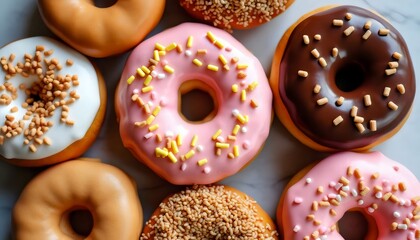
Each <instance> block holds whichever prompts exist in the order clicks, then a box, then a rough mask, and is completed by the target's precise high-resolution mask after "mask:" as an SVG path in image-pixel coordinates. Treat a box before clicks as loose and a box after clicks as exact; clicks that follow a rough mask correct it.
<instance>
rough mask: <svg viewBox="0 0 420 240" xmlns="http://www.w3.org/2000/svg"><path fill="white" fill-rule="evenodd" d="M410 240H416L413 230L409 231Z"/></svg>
mask: <svg viewBox="0 0 420 240" xmlns="http://www.w3.org/2000/svg"><path fill="white" fill-rule="evenodd" d="M408 240H416V238H415V235H414V233H413V232H409V233H408Z"/></svg>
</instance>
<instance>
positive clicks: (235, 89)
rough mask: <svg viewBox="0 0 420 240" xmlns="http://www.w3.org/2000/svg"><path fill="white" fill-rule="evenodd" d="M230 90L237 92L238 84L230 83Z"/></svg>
mask: <svg viewBox="0 0 420 240" xmlns="http://www.w3.org/2000/svg"><path fill="white" fill-rule="evenodd" d="M232 92H234V93H236V92H238V84H233V85H232Z"/></svg>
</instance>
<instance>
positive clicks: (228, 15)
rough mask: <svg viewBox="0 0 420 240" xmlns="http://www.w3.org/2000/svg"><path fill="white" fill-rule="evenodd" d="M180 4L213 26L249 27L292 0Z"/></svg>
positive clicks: (192, 0) (191, 0)
mask: <svg viewBox="0 0 420 240" xmlns="http://www.w3.org/2000/svg"><path fill="white" fill-rule="evenodd" d="M179 2H180V4H181V6H182V7H183V8H184V9H185V10H186V11H187V12H188V13H189V14H190V15H191V16H193V17H195V18H197V19H200V20H204V21H206V22H210V23H212V24H213V25H214V26H215V27H219V28H224V29H226V30H232V29H249V28H254V27H257V26H259V25H261V24H264V23H266V22H268V21H270V20H271V19H273V18H275V17H276V16H277V15H279V14H280V13H282V12H284V11H286V9H287V8H288V7H289V6H290V5H291V4H292V3H293V2H294V0H268V1H267V0H227V1H211V0H205V1H195V0H180V1H179Z"/></svg>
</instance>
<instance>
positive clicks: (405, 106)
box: [279, 6, 416, 149]
mask: <svg viewBox="0 0 420 240" xmlns="http://www.w3.org/2000/svg"><path fill="white" fill-rule="evenodd" d="M347 13H350V14H351V19H350V20H348V19H346V17H345V16H346V14H347ZM333 20H341V21H342V25H341V26H334V24H333ZM367 21H370V22H371V26H370V29H369V31H371V35H370V37H368V38H367V39H366V40H364V39H363V35H364V34H365V33H366V32H367V28H366V27H364V25H365V23H366V22H367ZM351 26H353V27H354V31H353V32H351V33H350V35H349V36H346V34H345V33H344V32H345V31H346V29H348V28H349V27H351ZM380 29H388V30H389V31H390V32H389V34H388V35H386V36H382V35H380V34H379V30H380ZM317 34H319V35H320V36H321V39H320V40H316V39H314V37H315V35H317ZM304 35H307V36H308V38H309V44H305V43H304V42H303V36H304ZM333 48H337V49H338V54H337V56H336V57H334V56H333V54H332V49H333ZM314 49H316V50H317V51H318V53H319V55H320V56H318V57H315V55H314V54H312V53H311V51H313V50H314ZM394 52H398V53H400V54H402V57H401V58H400V59H396V58H395V57H393V56H392V55H393V53H394ZM321 57H322V58H324V59H325V60H326V63H327V66H326V67H322V66H321V64H320V62H319V60H318V59H320V58H321ZM317 58H318V59H317ZM389 62H397V63H398V67H397V70H396V73H395V74H392V75H387V74H386V73H385V71H386V70H387V69H390V68H391V67H389V66H388V63H389ZM279 68H280V76H279V78H280V82H281V84H279V91H280V96H281V98H282V101H283V103H284V104H285V106H286V108H287V109H288V112H289V114H290V116H291V118H292V120H293V122H294V123H295V124H296V126H297V127H298V128H299V129H300V130H301V131H302V132H303V133H304V134H305V135H307V136H308V137H309V138H311V139H312V140H313V141H315V142H318V143H320V144H321V145H324V146H327V147H330V148H335V149H354V148H360V147H363V146H366V145H369V144H370V143H372V142H374V141H376V140H377V139H378V138H379V137H381V136H382V135H384V134H387V133H389V132H391V131H392V130H393V129H395V128H396V127H397V126H398V124H400V123H401V122H402V121H403V119H404V118H405V117H406V116H407V114H409V112H410V109H411V106H412V103H413V100H414V94H415V89H416V86H415V77H414V70H413V66H412V63H411V58H410V55H409V52H408V49H407V46H406V44H405V42H404V40H403V38H402V36H401V35H400V33H399V32H398V31H397V30H396V29H395V28H394V27H393V26H392V25H391V24H390V23H389V22H387V21H386V20H384V19H382V18H380V17H378V16H377V15H375V14H373V13H372V12H370V11H367V10H364V9H362V8H359V7H354V6H340V7H336V8H333V9H329V10H327V11H324V12H321V13H317V14H314V15H313V16H310V17H308V18H306V19H305V20H303V21H302V22H301V23H300V24H299V25H298V26H297V27H296V28H295V29H294V30H293V32H292V34H291V36H290V38H289V41H288V45H287V46H286V50H285V52H284V55H283V58H282V61H281V65H280V66H279ZM346 69H347V70H346ZM299 70H302V71H306V72H307V73H308V76H307V77H301V76H299V75H298V71H299ZM340 72H341V75H343V74H344V75H347V76H344V81H347V83H344V84H349V83H348V81H354V82H356V83H354V84H355V85H354V86H350V89H349V88H347V89H346V87H342V86H341V87H340V86H339V84H337V83H336V80H337V79H338V78H340V76H337V75H339V74H340ZM341 78H343V77H341ZM357 79H360V80H357ZM357 81H360V82H359V83H357ZM317 84H318V85H319V86H320V87H321V88H320V91H319V93H315V92H314V87H315V86H316V85H317ZM399 84H402V85H403V86H404V88H405V91H404V93H401V92H399V90H397V85H399ZM350 85H352V83H350ZM387 87H388V88H390V94H389V96H384V94H383V92H384V89H385V88H387ZM352 88H354V90H353V89H352ZM365 95H369V96H370V100H371V105H366V104H365V101H364V97H365ZM340 97H343V98H344V99H343V100H344V101H343V102H342V103H341V105H339V104H337V102H336V101H337V100H338V99H339V98H340ZM323 98H327V99H328V102H327V103H325V104H324V105H320V104H318V103H317V101H318V100H320V99H323ZM390 102H393V103H395V105H397V106H398V109H396V110H393V109H391V107H390V106H388V104H389V103H390ZM354 106H355V107H357V108H358V112H357V116H360V117H363V118H364V121H363V122H362V125H363V129H364V130H360V129H359V128H358V127H360V126H357V124H356V123H355V122H354V121H355V119H354V117H353V116H351V114H350V112H351V109H352V108H353V107H354ZM339 116H341V117H342V121H341V122H340V123H339V124H338V125H334V123H333V121H334V120H335V119H336V118H337V117H339ZM371 120H373V121H376V130H374V129H373V128H372V127H371V126H370V121H371Z"/></svg>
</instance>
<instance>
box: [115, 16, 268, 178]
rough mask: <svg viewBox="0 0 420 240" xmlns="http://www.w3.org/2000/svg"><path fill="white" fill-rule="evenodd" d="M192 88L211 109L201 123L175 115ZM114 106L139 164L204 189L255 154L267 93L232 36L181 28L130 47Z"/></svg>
mask: <svg viewBox="0 0 420 240" xmlns="http://www.w3.org/2000/svg"><path fill="white" fill-rule="evenodd" d="M193 89H200V90H203V91H205V92H208V94H209V95H210V96H211V97H212V98H213V102H214V105H215V108H214V109H213V112H212V113H211V114H210V115H209V116H208V117H207V118H205V119H204V120H202V121H200V122H191V121H188V120H186V119H185V117H184V116H183V115H182V114H181V113H180V111H179V108H180V102H181V101H180V96H181V95H182V94H183V93H185V92H188V91H191V90H193ZM115 104H116V106H115V108H116V112H117V118H118V119H119V123H120V134H121V138H122V141H123V144H124V146H125V147H126V148H128V149H129V150H130V151H131V152H132V153H133V155H134V156H135V157H136V158H137V159H139V160H140V161H142V162H143V163H145V164H146V165H147V166H149V167H150V168H151V169H152V170H154V171H155V172H156V173H157V174H158V175H160V176H162V177H163V178H165V179H166V180H168V181H169V182H171V183H173V184H208V183H213V182H216V181H219V180H221V179H223V178H225V177H227V176H230V175H232V174H234V173H236V172H238V171H239V170H240V169H241V168H243V167H244V166H245V165H246V164H247V163H248V162H249V161H250V160H251V159H253V158H254V157H255V156H256V154H257V153H258V152H259V150H260V148H261V147H262V145H263V143H264V142H265V140H266V138H267V136H268V132H269V128H270V122H271V104H272V93H271V91H270V87H269V85H268V81H267V77H266V75H265V73H264V70H263V68H262V66H261V64H260V63H259V61H258V59H257V58H255V57H254V56H253V55H252V54H251V53H250V52H249V51H248V50H247V49H246V48H245V47H244V46H243V45H242V44H241V43H239V42H238V41H237V40H235V39H234V38H233V37H232V36H231V35H229V34H228V33H226V32H224V31H222V30H220V29H217V28H214V27H210V26H207V25H203V24H195V23H184V24H181V25H179V26H177V27H174V28H171V29H169V30H166V31H164V32H162V33H160V34H158V35H156V36H154V37H152V38H150V39H148V40H147V41H145V42H143V43H141V44H140V45H139V46H138V47H137V48H135V49H134V51H133V52H132V54H131V56H130V57H129V58H128V60H127V63H126V66H125V68H124V71H123V73H122V76H121V80H120V83H119V85H118V89H117V91H116V101H115ZM196 104H200V103H196Z"/></svg>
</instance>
